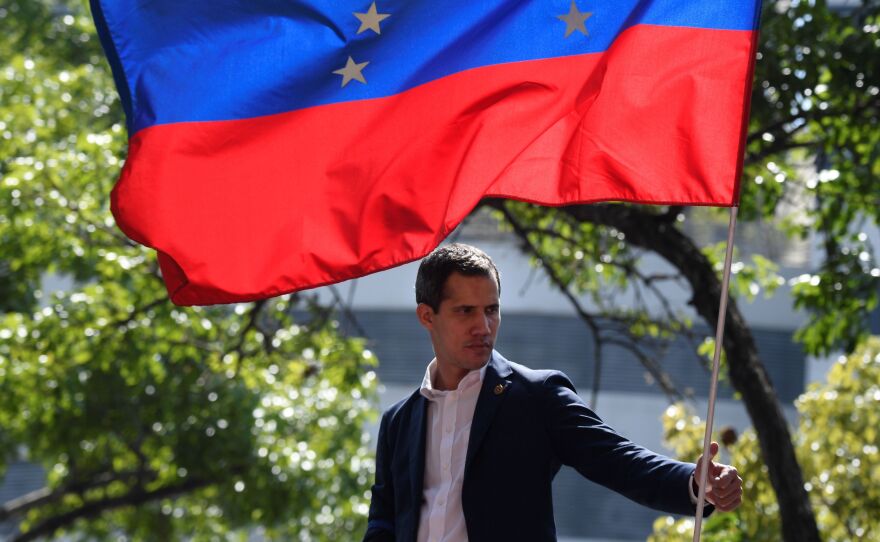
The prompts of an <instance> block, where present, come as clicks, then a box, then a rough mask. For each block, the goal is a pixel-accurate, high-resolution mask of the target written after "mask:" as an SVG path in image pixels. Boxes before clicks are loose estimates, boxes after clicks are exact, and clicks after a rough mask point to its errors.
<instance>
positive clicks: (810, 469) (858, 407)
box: [649, 337, 880, 542]
mask: <svg viewBox="0 0 880 542" xmlns="http://www.w3.org/2000/svg"><path fill="white" fill-rule="evenodd" d="M878 401H880V338H878V337H874V338H872V339H870V340H869V341H867V342H866V343H865V344H864V345H863V346H862V347H860V348H859V349H857V350H856V351H855V352H854V353H853V354H851V355H849V356H841V357H840V359H839V361H838V363H836V364H835V365H834V366H833V367H832V368H831V371H830V372H829V374H828V382H827V383H825V384H812V385H811V386H810V388H809V389H808V390H807V392H806V393H804V394H803V395H802V396H801V397H800V398H799V399H798V400H797V402H796V405H797V409H798V412H799V413H800V416H801V417H800V423H799V426H798V429H797V432H796V435H795V442H796V445H797V456H798V459H799V460H800V464H801V465H802V467H803V469H804V477H805V479H806V480H807V482H806V483H807V487H808V488H809V493H810V499H811V501H812V504H813V508H814V509H815V510H816V515H817V519H818V524H819V527H820V530H821V532H822V535H823V539H824V540H827V541H828V542H843V541H849V540H866V541H870V540H880V486H878V484H877V480H878V475H880V453H878V450H880V432H878V427H880V409H878V408H877V404H878ZM663 426H664V431H665V435H666V437H665V438H666V440H667V443H668V444H669V446H670V447H671V448H673V449H674V450H675V451H676V453H677V454H678V455H679V456H681V457H695V456H697V455H699V453H700V450H699V444H698V442H699V436H700V435H702V433H703V430H704V429H705V426H704V424H703V423H702V422H701V420H700V419H699V417H697V416H695V415H693V414H692V413H690V412H689V411H688V409H687V407H684V406H683V405H681V404H678V405H674V406H670V407H669V409H667V411H666V413H665V415H664V417H663ZM718 438H720V439H722V440H724V436H723V435H719V437H718ZM728 442H730V444H729V446H727V447H726V449H725V452H726V454H727V455H728V457H729V459H730V461H732V462H733V463H736V464H738V465H743V466H745V468H747V469H748V470H750V471H757V470H760V469H761V468H762V464H761V455H760V450H759V447H758V442H757V439H756V437H755V432H754V431H752V430H748V431H745V432H744V433H743V434H742V435H741V436H739V438H737V439H736V440H735V441H734V439H733V438H730V439H729V441H728ZM745 498H746V500H747V501H748V502H751V503H754V505H753V506H743V507H740V508H739V509H737V510H736V511H735V512H733V513H731V514H724V515H721V514H716V515H714V516H710V519H708V520H707V521H706V523H705V528H704V536H705V538H706V539H707V540H717V541H725V542H727V541H729V542H738V541H745V540H748V541H751V542H762V541H766V542H772V541H774V540H776V539H777V535H776V533H777V532H778V531H779V508H778V506H777V505H776V499H775V498H774V495H773V490H772V488H771V487H770V485H769V484H767V482H766V480H765V479H762V478H754V479H749V480H746V484H745ZM692 532H693V520H688V519H680V520H677V521H676V520H675V519H673V518H671V517H668V516H667V517H663V518H659V519H658V520H657V521H656V522H655V523H654V534H653V535H652V536H651V537H650V538H649V541H650V542H676V541H681V542H685V541H686V540H687V541H689V540H691V533H692Z"/></svg>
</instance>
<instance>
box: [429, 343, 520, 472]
mask: <svg viewBox="0 0 880 542" xmlns="http://www.w3.org/2000/svg"><path fill="white" fill-rule="evenodd" d="M512 372H513V370H512V369H511V368H510V365H509V364H508V363H507V360H506V359H504V358H503V357H502V356H501V354H499V353H498V352H495V351H493V352H492V359H490V360H489V366H488V367H486V374H485V375H484V376H483V385H482V386H481V387H480V396H479V397H478V398H477V406H476V408H475V409H474V419H473V422H471V435H470V440H468V449H467V455H466V456H465V462H464V472H465V475H467V472H468V468H469V467H470V464H471V461H473V458H474V456H475V455H476V453H477V450H479V449H480V444H482V442H483V437H484V436H485V435H486V431H488V430H489V426H490V425H491V424H492V419H493V418H494V417H495V413H496V412H497V411H498V407H499V406H501V403H502V402H503V401H504V398H505V397H507V395H508V391H509V390H508V388H509V387H510V385H511V381H510V380H508V379H507V377H508V376H510V373H512ZM423 457H424V455H423ZM423 466H424V465H423Z"/></svg>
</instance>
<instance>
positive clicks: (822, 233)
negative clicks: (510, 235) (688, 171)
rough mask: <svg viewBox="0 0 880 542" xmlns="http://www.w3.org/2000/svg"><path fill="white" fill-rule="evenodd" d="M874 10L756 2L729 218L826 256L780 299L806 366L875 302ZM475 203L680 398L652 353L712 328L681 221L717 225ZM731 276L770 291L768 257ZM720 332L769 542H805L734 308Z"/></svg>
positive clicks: (801, 512) (696, 246)
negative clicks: (794, 316)
mask: <svg viewBox="0 0 880 542" xmlns="http://www.w3.org/2000/svg"><path fill="white" fill-rule="evenodd" d="M878 13H880V3H878V2H877V1H864V2H861V4H860V5H859V6H858V7H856V8H852V9H850V10H848V11H836V12H835V11H831V10H829V8H828V6H827V5H826V3H825V2H823V1H821V0H816V1H810V2H800V1H797V0H792V1H776V2H772V1H771V2H765V3H764V11H763V24H762V29H761V34H760V40H761V42H760V54H759V57H758V61H757V67H756V72H755V82H754V88H753V92H752V116H751V119H750V122H749V133H748V138H747V147H746V155H745V162H744V164H745V165H744V173H743V177H742V181H741V185H742V200H741V205H740V209H739V217H740V222H741V223H745V224H746V225H748V224H756V225H759V226H761V227H768V226H769V227H773V228H780V229H781V230H782V231H784V232H785V233H786V234H787V235H789V236H790V237H792V238H795V239H812V238H813V236H815V239H817V240H818V242H820V243H821V246H822V248H823V251H824V257H823V258H821V261H820V262H819V263H818V265H817V267H816V268H815V270H814V271H813V272H812V273H809V274H805V275H803V276H801V277H799V278H797V279H796V280H795V281H794V285H793V287H792V295H793V298H794V305H795V307H797V308H802V309H806V310H808V311H809V314H810V317H809V321H808V323H807V324H806V325H805V326H804V327H803V328H802V329H800V330H799V331H798V332H797V335H796V337H797V338H798V339H799V340H800V341H801V343H802V344H803V346H804V348H805V350H806V351H807V352H808V353H810V354H816V355H821V354H827V353H829V352H832V351H834V350H835V349H843V350H844V351H846V352H851V351H852V350H853V349H854V348H856V347H857V345H858V344H860V343H861V342H862V341H863V340H865V338H866V337H867V334H868V316H869V314H870V312H871V311H872V310H873V309H875V308H876V307H877V304H878V286H880V269H878V267H877V264H876V258H875V255H874V252H873V249H872V247H871V246H870V245H869V244H868V242H867V236H866V235H865V233H864V231H863V230H864V228H865V227H866V226H868V225H870V224H871V223H872V222H873V223H874V224H877V223H878V215H880V197H878V191H877V188H876V187H877V181H878V176H880V120H878V118H880V99H878V93H880V15H878ZM657 181H658V182H662V180H660V179H658V180H657ZM484 205H485V206H486V207H489V208H492V209H494V210H495V211H496V213H497V216H498V217H499V220H500V221H501V222H502V223H503V224H505V225H506V227H508V228H510V229H512V230H513V231H514V232H515V233H516V235H517V236H518V237H519V238H520V240H521V241H522V244H523V246H524V248H525V250H526V251H527V252H529V253H531V254H532V256H533V260H534V262H535V263H536V264H537V265H540V266H541V267H543V268H544V269H545V271H546V272H547V273H548V275H549V276H550V277H551V279H552V280H553V281H554V282H555V283H556V284H557V285H558V286H559V287H560V288H561V289H562V290H563V291H564V292H565V293H566V294H567V295H569V298H570V299H571V300H572V303H573V304H574V305H575V308H576V310H577V311H578V314H580V316H581V318H582V319H583V320H584V322H585V323H586V324H587V325H588V326H589V328H590V329H591V331H592V332H593V336H594V337H595V338H596V347H597V348H596V349H597V351H598V352H601V348H602V345H604V344H615V345H621V346H625V347H627V348H630V350H631V351H632V352H633V353H634V354H635V355H636V356H637V357H638V358H639V359H640V360H642V362H643V363H645V365H646V367H647V368H648V370H650V371H651V372H652V373H654V374H655V375H656V376H658V381H659V382H660V383H661V385H663V386H664V388H665V389H666V390H667V391H668V392H670V393H671V394H676V393H677V392H676V390H674V386H672V385H671V383H669V382H668V381H667V379H665V378H664V375H663V373H662V368H661V367H658V366H657V365H656V364H655V363H654V362H653V361H652V360H651V356H650V352H649V350H650V348H649V346H650V343H657V342H662V340H663V339H665V338H668V337H670V336H672V335H673V334H678V333H686V332H687V330H688V329H690V325H691V321H690V314H691V313H690V311H689V310H687V309H690V310H692V311H693V313H695V314H696V315H697V316H698V317H699V318H701V319H702V320H703V321H704V322H705V324H706V325H707V326H708V327H710V328H713V329H714V327H715V324H716V320H717V314H718V305H719V299H720V293H721V287H720V286H721V285H720V277H719V273H718V272H719V270H720V259H721V254H720V252H719V249H720V248H721V247H720V246H718V245H708V246H705V245H704V244H701V242H700V240H699V237H698V236H696V235H695V233H698V230H699V227H700V226H702V227H706V222H705V221H704V222H701V223H700V226H698V227H694V228H691V229H688V227H687V224H688V222H689V221H690V222H693V221H694V219H695V218H697V217H700V218H701V219H703V220H706V219H708V220H709V221H710V223H711V221H713V220H714V221H720V220H723V219H722V218H720V216H719V215H720V214H721V213H719V212H717V211H713V210H711V209H705V210H702V211H687V212H686V210H685V209H682V208H680V207H674V206H673V207H667V208H661V209H656V208H648V207H639V206H632V205H619V204H602V205H575V206H567V207H562V208H558V209H546V208H541V207H534V206H529V205H524V204H515V203H510V202H504V201H499V200H492V201H488V202H485V203H484ZM713 216H714V218H713ZM688 217H690V218H688ZM652 256H655V257H659V258H661V259H662V260H663V261H665V263H666V264H668V268H667V269H668V271H664V272H661V273H656V272H652V271H651V270H650V265H651V264H650V263H648V264H647V265H646V262H650V261H651V259H652V258H651V257H652ZM653 259H656V258H653ZM734 268H735V269H736V270H737V271H738V273H737V275H735V277H734V285H733V286H734V293H735V294H738V295H740V296H745V297H751V296H754V295H756V294H757V293H758V292H759V291H760V290H761V289H762V288H763V289H765V290H772V289H773V288H775V287H776V286H778V285H779V282H780V280H782V279H781V278H780V277H777V276H776V275H775V269H776V266H775V265H774V264H773V262H772V261H771V260H769V259H767V258H760V257H759V258H755V259H753V260H752V261H751V262H737V263H736V264H735V267H734ZM664 284H672V285H675V286H677V287H683V288H685V289H686V291H688V292H690V295H691V299H690V301H689V305H690V307H689V308H688V307H677V306H673V305H672V304H671V303H670V301H669V299H668V297H667V295H666V293H665V291H664V289H663V288H662V286H663V285H664ZM580 295H587V296H588V299H589V301H590V303H591V306H590V307H587V306H586V305H585V304H583V303H580V302H579V301H578V299H579V296H580ZM621 295H623V296H627V297H629V298H632V299H634V300H635V307H634V308H631V309H626V310H624V309H621V308H620V304H619V303H618V302H617V301H615V298H618V299H619V298H620V296H621ZM652 306H658V307H660V310H659V311H658V310H652V309H651V307H652ZM726 320H727V326H726V334H725V340H724V345H723V347H724V353H725V359H726V367H727V375H728V378H729V381H730V382H731V384H732V385H733V387H734V388H735V389H736V391H737V392H738V394H739V395H740V397H741V398H742V400H743V402H744V404H745V406H746V409H747V410H748V413H749V415H750V417H751V419H752V422H753V424H754V426H755V430H756V434H757V439H758V443H759V445H760V451H761V458H762V460H763V462H764V464H765V465H766V467H767V473H768V476H769V478H770V481H771V483H772V487H773V489H774V491H775V493H776V498H777V502H778V506H779V508H780V518H781V527H780V528H781V531H782V535H783V537H784V539H785V540H788V541H791V542H793V541H797V542H803V541H818V540H819V532H818V529H817V526H816V520H815V517H814V514H813V510H812V506H811V503H810V499H809V497H808V495H807V491H806V490H805V489H804V483H803V477H802V474H801V469H800V467H799V465H798V462H797V459H796V456H795V453H794V447H793V445H792V442H791V437H790V433H789V430H788V426H787V423H786V421H785V418H784V417H783V415H782V410H781V408H780V405H779V402H778V400H777V397H776V393H775V391H774V389H773V386H772V383H771V382H770V379H769V377H768V376H767V373H766V370H765V369H764V366H763V364H762V363H761V360H760V358H759V356H758V352H757V348H756V346H755V341H754V338H753V336H752V333H751V330H750V328H749V325H748V323H747V322H746V321H745V319H744V318H743V316H742V314H741V312H740V310H739V308H738V305H737V303H736V300H735V299H734V300H732V302H731V304H730V305H729V307H728V310H727V316H726ZM597 367H598V365H597ZM598 382H599V374H598V373H597V375H596V379H595V384H596V385H598Z"/></svg>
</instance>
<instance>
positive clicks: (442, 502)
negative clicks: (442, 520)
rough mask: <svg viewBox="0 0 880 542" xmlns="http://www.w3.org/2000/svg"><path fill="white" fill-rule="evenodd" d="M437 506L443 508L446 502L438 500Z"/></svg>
mask: <svg viewBox="0 0 880 542" xmlns="http://www.w3.org/2000/svg"><path fill="white" fill-rule="evenodd" d="M437 504H438V505H440V506H443V505H444V504H446V501H444V500H443V499H440V500H439V501H437Z"/></svg>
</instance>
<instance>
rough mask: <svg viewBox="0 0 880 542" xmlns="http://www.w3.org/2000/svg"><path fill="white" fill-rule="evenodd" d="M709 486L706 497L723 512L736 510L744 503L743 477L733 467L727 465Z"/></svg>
mask: <svg viewBox="0 0 880 542" xmlns="http://www.w3.org/2000/svg"><path fill="white" fill-rule="evenodd" d="M707 486H708V487H707V491H706V498H707V499H708V500H709V502H711V503H712V504H714V505H715V507H716V508H717V509H718V510H720V511H722V512H729V511H731V510H734V509H736V507H738V506H739V505H740V503H742V478H740V477H739V474H738V473H737V472H736V469H735V468H733V467H726V468H725V469H724V472H723V473H722V474H721V475H720V476H717V477H714V478H712V479H711V480H710V483H709V484H707Z"/></svg>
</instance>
